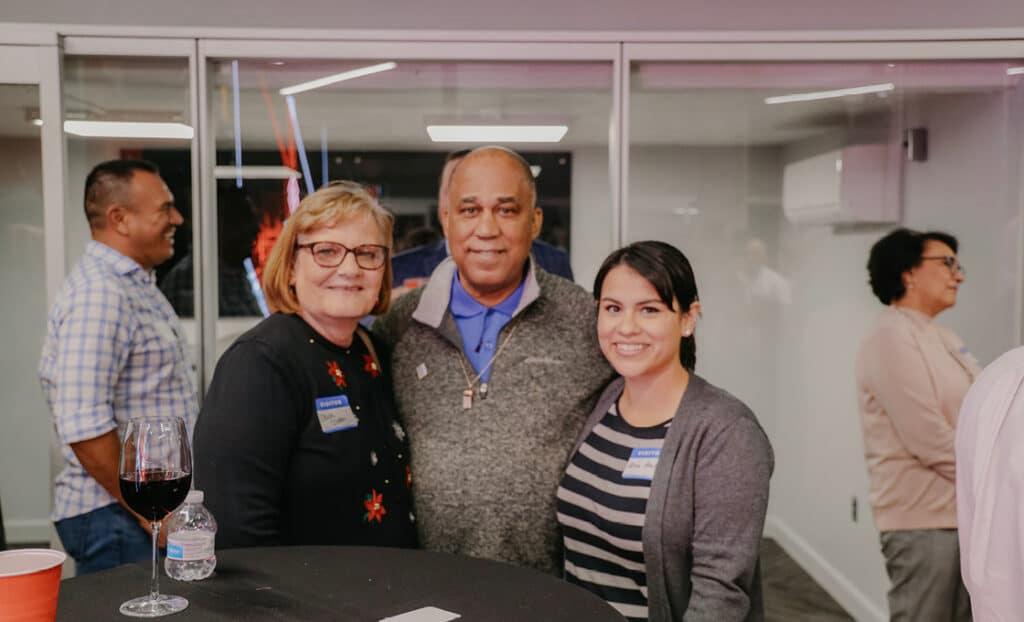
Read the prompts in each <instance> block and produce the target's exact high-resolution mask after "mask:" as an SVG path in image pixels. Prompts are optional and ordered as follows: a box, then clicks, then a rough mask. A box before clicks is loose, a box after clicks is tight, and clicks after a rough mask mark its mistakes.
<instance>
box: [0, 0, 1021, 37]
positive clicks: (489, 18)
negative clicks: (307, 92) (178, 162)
mask: <svg viewBox="0 0 1024 622" xmlns="http://www.w3.org/2000/svg"><path fill="white" fill-rule="evenodd" d="M833 4H834V3H833ZM0 21H10V22H18V21H25V22H49V23H58V24H60V23H80V24H144V25H153V26H182V25H188V26H200V27H207V26H229V27H269V28H331V29H353V30H354V29H372V30H386V29H437V30H509V29H512V30H520V29H521V30H537V29H541V30H582V31H588V30H589V31H593V30H607V31H624V30H637V31H643V30H655V31H669V30H723V31H735V30H761V29H764V30H805V29H809V30H815V29H835V30H846V29H890V28H977V27H986V28H993V27H1012V26H1016V27H1021V26H1024V3H1021V2H1018V1H1017V0H975V1H974V2H971V3H970V5H965V4H964V3H963V2H959V1H958V0H906V1H904V2H891V1H890V0H862V1H861V2H847V3H843V4H842V5H835V6H832V5H830V6H828V7H827V10H826V7H824V6H823V5H822V3H821V1H820V0H776V1H775V2H757V1H755V0H731V1H729V2H709V1H707V0H658V1H656V2H644V3H643V4H642V5H639V6H638V5H636V4H634V3H629V2H621V1H619V0H592V1H591V2H589V3H587V4H586V5H585V9H584V8H582V7H581V5H579V4H578V3H574V2H549V1H548V0H520V1H519V2H516V3H509V2H504V1H499V0H482V1H481V0H440V1H435V2H432V3H430V4H429V6H424V4H423V3H420V2H414V1H412V0H391V1H389V2H379V1H375V0H341V1H340V2H339V1H337V0H302V1H300V2H293V3H290V4H287V5H282V4H281V3H280V2H274V1H272V0H227V1H221V2H204V1H203V0H179V1H178V2H164V1H161V0H104V1H102V2H66V1H64V0H5V1H4V3H3V5H2V8H0Z"/></svg>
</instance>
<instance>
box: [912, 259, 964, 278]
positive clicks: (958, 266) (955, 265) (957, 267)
mask: <svg viewBox="0 0 1024 622" xmlns="http://www.w3.org/2000/svg"><path fill="white" fill-rule="evenodd" d="M921 259H922V260H925V259H931V260H934V261H941V262H942V263H944V264H946V267H947V268H949V271H950V272H952V273H953V274H956V273H957V272H959V273H960V274H967V271H966V270H964V265H963V264H962V263H960V262H959V261H957V259H956V257H954V256H952V255H940V256H937V257H922V258H921Z"/></svg>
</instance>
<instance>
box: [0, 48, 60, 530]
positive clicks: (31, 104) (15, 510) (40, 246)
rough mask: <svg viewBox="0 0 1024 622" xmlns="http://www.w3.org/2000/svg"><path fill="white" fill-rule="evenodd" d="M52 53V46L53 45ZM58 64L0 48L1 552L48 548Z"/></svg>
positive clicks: (51, 52) (39, 54)
mask: <svg viewBox="0 0 1024 622" xmlns="http://www.w3.org/2000/svg"><path fill="white" fill-rule="evenodd" d="M54 43H55V41H54ZM58 63H59V57H58V54H57V48H56V46H43V45H40V46H16V45H11V46H0V152H2V153H3V154H4V166H3V167H2V168H0V291H2V292H3V295H0V314H2V317H3V318H4V320H5V321H4V322H3V324H2V325H0V342H2V343H3V349H2V351H0V372H2V373H0V396H3V403H2V406H0V430H2V432H0V548H2V547H3V546H4V543H5V542H6V543H8V544H9V545H14V544H18V543H40V542H45V541H47V540H49V538H50V532H51V527H50V522H49V518H48V515H49V511H50V495H49V490H50V485H49V482H50V457H49V454H48V452H47V448H48V447H49V430H50V423H49V417H48V414H47V408H46V402H45V400H44V399H43V395H42V392H41V391H40V389H39V383H38V380H37V377H36V366H37V363H38V361H39V353H40V350H41V349H42V344H43V335H44V334H45V332H46V311H47V307H48V298H49V299H52V296H53V294H55V288H54V287H52V285H53V283H52V279H49V278H48V275H49V274H51V273H52V272H59V271H60V269H59V268H58V267H57V266H58V265H59V264H60V256H61V253H60V246H61V244H60V227H59V222H58V221H59V217H57V218H55V216H59V215H58V214H57V212H58V211H59V209H60V203H61V201H60V197H59V196H58V193H55V192H54V190H55V189H59V188H60V187H61V184H62V183H63V179H62V177H61V172H62V171H61V168H60V159H61V158H60V153H59V152H60V133H59V131H58V130H57V129H56V128H57V127H58V125H59V123H60V101H59V97H58V93H59V90H60V89H59V88H58V85H57V84H56V83H55V82H56V77H57V76H58V75H59V64H58Z"/></svg>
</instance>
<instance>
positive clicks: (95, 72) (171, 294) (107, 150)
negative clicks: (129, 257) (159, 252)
mask: <svg viewBox="0 0 1024 622" xmlns="http://www.w3.org/2000/svg"><path fill="white" fill-rule="evenodd" d="M188 67H189V63H188V59H187V58H134V57H102V56H68V57H65V60H64V116H65V121H66V122H65V136H66V138H67V151H68V191H67V195H68V200H67V207H66V211H65V220H64V222H65V227H66V236H67V253H66V257H67V267H68V268H69V269H70V267H71V266H72V265H74V263H75V262H76V261H78V258H79V257H80V256H81V254H82V251H83V250H84V248H85V243H86V242H87V241H88V240H89V239H90V234H89V226H88V223H87V222H86V219H85V215H84V213H83V200H84V190H85V178H86V176H87V175H88V174H89V171H90V170H91V169H92V168H93V167H94V166H96V165H97V164H99V163H101V162H105V161H107V160H114V159H122V158H126V159H139V158H141V159H144V160H150V161H152V162H154V163H155V164H156V165H157V166H159V167H160V175H161V177H163V179H164V181H165V182H166V184H167V187H168V188H169V189H170V191H171V193H172V194H174V201H175V206H176V207H177V209H178V211H180V212H181V215H182V216H183V217H184V219H185V222H184V224H182V225H181V226H179V227H178V228H177V231H176V232H175V236H174V257H172V258H171V259H170V260H169V261H167V262H165V263H163V264H161V265H159V266H157V268H156V277H157V284H158V285H159V286H160V288H161V290H163V292H164V294H165V295H167V297H168V299H169V300H170V301H171V303H172V306H173V307H174V310H175V311H176V312H177V313H178V315H179V316H181V317H182V318H183V319H184V320H185V321H183V322H182V324H183V325H184V328H185V331H186V334H187V336H188V341H189V345H190V346H192V352H193V356H194V357H195V356H197V355H198V347H199V345H198V343H197V341H196V334H197V331H196V326H195V322H193V321H190V318H192V317H193V306H194V304H193V299H194V297H195V287H194V284H193V277H192V267H191V265H192V168H191V167H192V156H191V151H190V148H191V141H190V140H189V139H188V138H166V137H164V138H161V137H159V136H162V135H165V133H167V132H174V131H184V132H188V131H191V130H192V126H193V124H192V121H191V116H190V112H189V74H188ZM96 121H102V122H112V123H111V124H109V125H107V126H105V127H101V128H97V127H90V126H88V125H86V126H81V125H77V126H76V124H81V123H82V122H85V123H89V122H96ZM138 123H145V124H154V125H147V126H145V127H144V128H141V129H140V128H138V127H137V126H136V127H135V128H134V129H135V130H136V131H137V132H139V133H140V134H141V136H138V137H131V138H126V137H124V136H123V134H124V133H125V132H128V131H130V130H132V129H133V126H132V125H131V124H138ZM83 133H89V134H95V133H98V134H100V135H98V136H97V135H82V134H83ZM194 360H195V359H194Z"/></svg>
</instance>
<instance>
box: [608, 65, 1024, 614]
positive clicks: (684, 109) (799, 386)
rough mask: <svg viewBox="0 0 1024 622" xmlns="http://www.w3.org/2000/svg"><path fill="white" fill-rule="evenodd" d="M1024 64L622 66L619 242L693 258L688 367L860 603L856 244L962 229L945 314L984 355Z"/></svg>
mask: <svg viewBox="0 0 1024 622" xmlns="http://www.w3.org/2000/svg"><path fill="white" fill-rule="evenodd" d="M1021 65H1024V63H1022V62H1020V61H1010V62H998V61H985V62H975V61H972V62H911V63H905V62H896V61H894V62H889V63H886V62H851V63H682V62H675V63H674V62H650V63H646V62H642V63H636V64H634V65H633V66H632V67H631V89H632V91H631V107H630V145H629V171H628V173H629V185H628V188H629V196H628V202H627V206H626V211H625V218H626V222H627V231H626V235H627V238H628V239H627V241H634V240H641V239H651V238H653V239H659V240H664V241H667V242H670V243H672V244H674V245H676V246H677V247H679V248H680V249H681V250H683V252H684V253H685V254H686V255H687V256H688V257H689V258H690V260H691V262H692V263H693V268H694V272H695V274H696V278H697V285H698V287H699V291H700V297H701V301H702V303H703V318H702V321H701V322H700V324H699V326H698V329H697V335H698V348H697V371H698V373H700V374H701V375H703V376H704V377H706V378H707V379H708V380H709V381H711V382H712V383H715V384H717V385H719V386H721V387H723V388H725V389H726V390H728V391H730V392H731V393H733V394H735V395H737V396H738V397H740V398H741V399H742V400H743V401H745V402H746V403H747V404H748V405H749V406H750V407H751V408H752V409H753V411H754V412H755V413H756V414H757V416H758V418H759V419H760V421H761V423H762V425H764V426H765V428H766V429H767V431H768V433H769V436H770V437H771V440H772V442H773V444H774V447H775V455H776V460H777V463H776V471H775V474H774V476H773V479H772V508H773V509H772V510H771V512H772V513H773V516H774V518H775V519H777V520H779V521H781V522H782V523H783V524H784V525H785V526H787V527H788V528H790V529H791V530H792V532H793V533H797V534H800V536H801V537H802V538H805V539H806V541H807V544H808V545H809V546H811V547H812V548H813V549H814V550H816V551H818V552H819V553H820V554H821V555H822V556H823V557H824V558H825V559H826V560H827V561H828V563H831V564H834V565H835V566H836V568H837V570H838V571H839V572H840V573H842V574H844V575H845V576H847V577H850V578H851V580H852V581H853V582H854V583H855V584H856V585H857V588H858V589H861V590H863V591H864V593H865V594H867V595H868V597H869V598H870V599H871V600H872V601H873V602H877V603H883V602H885V589H886V580H885V573H884V566H883V565H882V560H881V557H880V555H879V554H878V552H877V551H878V545H877V534H876V532H874V530H873V528H872V525H871V521H870V519H869V518H867V517H866V516H865V515H864V513H865V512H867V511H868V510H869V509H870V505H869V499H868V494H867V481H866V469H865V466H864V457H863V446H862V443H861V430H860V422H859V419H858V414H857V395H856V392H855V381H854V357H855V355H856V351H857V348H858V345H859V342H860V339H861V338H862V336H863V335H864V334H865V333H866V332H867V331H868V329H869V327H870V326H871V325H872V324H873V322H874V320H875V317H876V316H877V315H878V313H879V312H880V311H881V309H882V306H881V304H880V303H879V302H878V300H876V299H875V298H874V296H873V295H872V293H871V290H870V288H869V287H868V284H867V271H866V269H865V265H866V263H867V257H868V252H869V249H870V247H871V245H872V244H873V243H874V242H875V241H876V240H878V239H879V238H880V237H882V236H883V235H884V234H885V233H887V232H888V231H890V230H891V229H892V228H894V227H896V226H899V225H903V226H907V227H910V228H913V229H918V230H923V231H927V230H943V231H948V232H949V233H952V234H953V235H955V236H957V237H958V238H959V240H960V245H961V246H960V253H959V256H960V260H961V261H962V262H963V263H964V264H965V265H966V266H967V268H968V277H967V280H966V282H965V284H964V286H963V287H962V288H961V289H960V295H959V301H958V304H957V306H956V307H955V308H954V309H952V310H950V311H948V312H947V313H944V314H943V315H942V316H941V317H940V318H939V321H940V322H941V323H943V324H946V325H948V326H951V327H953V328H954V330H955V332H957V333H958V334H959V335H960V336H962V337H963V338H964V340H965V342H966V343H967V346H968V347H969V348H970V350H971V352H973V353H974V354H975V355H976V356H977V357H978V358H979V359H980V360H981V362H982V363H987V362H989V361H991V360H992V359H993V358H994V357H995V356H997V355H998V354H1000V353H1001V352H1003V351H1004V350H1006V349H1008V348H1009V347H1010V346H1011V345H1012V339H1013V337H1012V336H1013V335H1015V334H1016V331H1017V325H1018V322H1019V321H1020V318H1019V317H1018V316H1017V315H1016V311H1015V309H1016V304H1015V303H1016V300H1015V297H1016V296H1017V295H1018V292H1019V283H1018V282H1016V281H1017V279H1019V278H1020V273H1019V270H1020V266H1019V259H1018V257H1019V256H1020V255H1019V253H1020V251H1021V240H1020V239H1019V227H1018V219H1019V216H1020V213H1021V194H1020V185H1019V181H1018V178H1019V168H1020V156H1021V121H1022V111H1024V107H1022V106H1021V103H1022V102H1021V95H1022V89H1021V75H1019V74H1020V73H1022V72H1024V69H1018V70H1016V71H1014V68H1015V67H1016V68H1020V66H1021ZM911 130H917V131H913V132H911ZM851 496H854V497H859V499H860V503H861V508H862V512H861V518H860V519H859V520H860V523H861V524H860V525H853V524H852V523H853V522H854V521H855V520H857V519H853V518H851V509H850V508H851ZM808 500H813V502H814V506H815V511H814V512H813V513H811V512H806V511H804V509H805V508H806V507H807V506H806V503H807V501H808ZM843 530H846V531H843ZM840 532H843V533H842V535H840ZM851 542H853V543H856V544H854V545H852V547H851V545H850V544H849V543H851ZM841 543H846V544H841ZM865 575H866V576H867V577H868V579H866V580H864V581H861V578H862V577H864V576H865Z"/></svg>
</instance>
